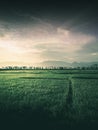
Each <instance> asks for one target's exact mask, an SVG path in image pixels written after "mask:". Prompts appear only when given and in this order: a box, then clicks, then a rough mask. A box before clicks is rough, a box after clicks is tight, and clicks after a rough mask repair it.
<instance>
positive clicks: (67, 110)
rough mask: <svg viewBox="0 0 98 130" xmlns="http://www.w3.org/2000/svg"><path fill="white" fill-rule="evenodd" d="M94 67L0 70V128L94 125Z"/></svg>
mask: <svg viewBox="0 0 98 130" xmlns="http://www.w3.org/2000/svg"><path fill="white" fill-rule="evenodd" d="M97 123H98V70H0V130H3V129H7V130H8V129H13V130H18V129H21V130H22V129H23V130H26V129H27V130H31V129H32V130H38V129H39V130H43V129H44V130H69V129H78V130H79V129H87V128H88V129H94V130H95V129H96V128H98V125H97Z"/></svg>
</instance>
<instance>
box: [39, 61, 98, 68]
mask: <svg viewBox="0 0 98 130" xmlns="http://www.w3.org/2000/svg"><path fill="white" fill-rule="evenodd" d="M94 64H98V62H97V61H95V62H72V63H69V62H65V61H44V62H42V63H41V64H40V66H47V67H48V66H55V67H59V66H62V67H89V66H92V65H94Z"/></svg>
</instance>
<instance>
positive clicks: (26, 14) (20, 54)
mask: <svg viewBox="0 0 98 130" xmlns="http://www.w3.org/2000/svg"><path fill="white" fill-rule="evenodd" d="M97 35H98V3H97V2H96V1H94V0H93V1H90V0H89V1H83V0H82V1H79V0H78V1H76V0H75V1H70V0H69V1H65V2H63V1H61V0H60V1H51V0H50V1H46V2H45V1H37V0H36V2H34V1H33V2H32V1H30V0H24V1H21V0H20V1H18V0H17V1H13V2H12V1H11V0H10V1H2V2H1V3H0V66H5V65H33V64H35V63H40V62H43V61H52V60H53V61H65V62H74V61H77V62H83V61H88V62H92V61H98V36H97Z"/></svg>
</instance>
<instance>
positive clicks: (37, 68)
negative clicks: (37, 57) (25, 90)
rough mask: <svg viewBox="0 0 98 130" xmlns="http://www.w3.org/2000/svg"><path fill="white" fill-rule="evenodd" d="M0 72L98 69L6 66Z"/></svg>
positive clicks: (92, 67)
mask: <svg viewBox="0 0 98 130" xmlns="http://www.w3.org/2000/svg"><path fill="white" fill-rule="evenodd" d="M0 69H1V70H43V69H44V70H47V69H49V70H66V69H70V70H71V69H72V70H73V69H76V70H97V69H98V64H93V65H91V66H88V67H85V66H82V67H80V66H79V67H62V66H59V67H55V66H50V67H35V66H29V67H28V66H6V67H1V68H0Z"/></svg>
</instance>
